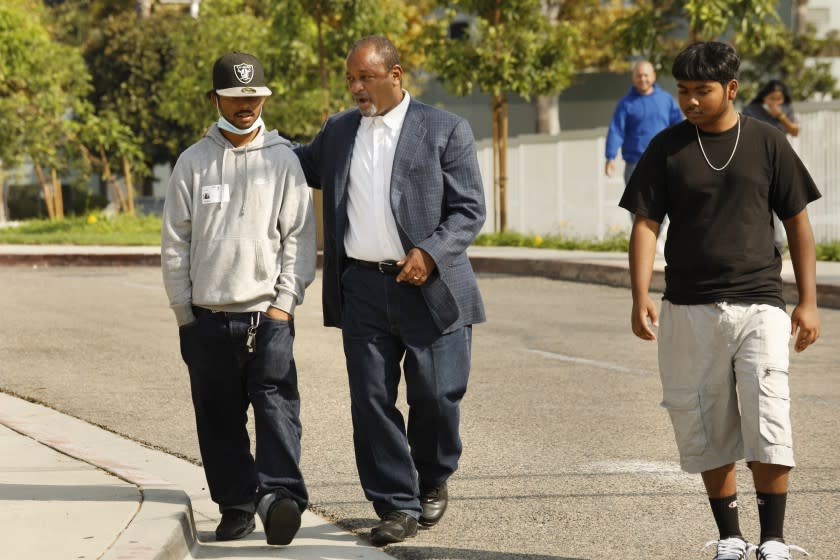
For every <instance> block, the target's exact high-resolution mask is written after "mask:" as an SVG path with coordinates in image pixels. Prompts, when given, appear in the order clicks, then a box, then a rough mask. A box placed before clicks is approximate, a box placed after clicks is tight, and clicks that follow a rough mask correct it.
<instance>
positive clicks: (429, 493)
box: [420, 482, 449, 527]
mask: <svg viewBox="0 0 840 560" xmlns="http://www.w3.org/2000/svg"><path fill="white" fill-rule="evenodd" d="M448 503H449V492H448V491H447V489H446V483H445V482H444V483H442V484H441V485H440V486H435V487H434V488H429V489H428V490H422V489H421V490H420V507H421V508H423V513H422V514H420V525H422V526H423V527H432V526H434V525H437V522H438V521H440V518H441V517H443V514H444V512H445V511H446V506H447V504H448Z"/></svg>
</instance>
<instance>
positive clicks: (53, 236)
mask: <svg viewBox="0 0 840 560" xmlns="http://www.w3.org/2000/svg"><path fill="white" fill-rule="evenodd" d="M160 225H161V218H160V216H153V215H143V216H128V215H124V214H120V215H117V216H114V217H110V218H109V217H106V216H104V215H102V214H90V215H88V216H73V217H68V218H65V219H64V220H62V221H50V220H27V221H25V222H22V223H21V224H20V225H19V226H17V227H8V228H0V244H2V243H6V244H13V245H19V244H23V245H48V244H49V245H53V244H57V245H159V244H160ZM628 244H629V242H628V239H627V236H626V234H624V233H621V232H619V233H614V234H612V235H609V236H607V237H605V238H604V239H602V240H597V239H581V238H576V237H566V236H563V235H545V236H541V235H524V234H521V233H517V232H514V231H507V232H505V233H483V234H481V235H479V236H478V237H477V238H476V240H475V245H483V246H494V247H499V246H502V247H538V248H540V249H566V250H572V251H575V250H576V251H619V252H627V248H628ZM817 260H821V261H840V241H834V242H831V243H821V244H819V245H817Z"/></svg>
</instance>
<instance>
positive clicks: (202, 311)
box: [192, 305, 256, 319]
mask: <svg viewBox="0 0 840 560" xmlns="http://www.w3.org/2000/svg"><path fill="white" fill-rule="evenodd" d="M192 310H193V315H195V316H196V317H203V316H205V315H215V314H217V313H218V314H220V315H224V316H225V317H227V318H228V319H235V318H239V317H250V316H251V315H253V314H254V313H256V312H255V311H213V310H212V309H207V308H206V307H199V306H197V305H193V306H192Z"/></svg>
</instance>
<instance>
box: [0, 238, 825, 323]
mask: <svg viewBox="0 0 840 560" xmlns="http://www.w3.org/2000/svg"><path fill="white" fill-rule="evenodd" d="M322 259H323V255H322V254H321V253H320V252H319V253H318V262H317V265H318V267H319V268H320V267H321V264H322ZM470 263H471V264H472V266H473V270H475V271H476V272H480V273H489V274H511V275H514V276H537V277H541V278H549V279H552V280H567V281H570V282H584V283H587V284H601V285H605V286H612V287H615V288H630V274H629V272H628V271H627V267H626V266H623V265H621V266H617V265H610V264H602V263H592V262H586V261H585V259H584V260H581V261H572V260H568V259H552V258H548V259H532V258H506V257H488V256H479V255H470ZM2 265H27V266H42V267H49V266H158V267H159V266H160V254H155V253H106V254H94V253H45V254H40V255H39V254H14V253H4V254H0V266H2ZM650 289H651V291H653V292H663V291H664V290H665V273H664V272H663V271H661V270H654V271H653V276H652V277H651V288H650ZM782 289H783V297H784V299H785V302H787V303H788V304H790V305H796V303H797V302H798V301H799V293H798V291H797V289H796V284H795V283H794V282H790V281H784V282H783V288H782ZM817 302H818V305H819V306H820V307H825V308H830V309H840V286H837V285H834V284H819V283H818V284H817Z"/></svg>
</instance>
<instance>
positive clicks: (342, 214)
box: [333, 111, 362, 239]
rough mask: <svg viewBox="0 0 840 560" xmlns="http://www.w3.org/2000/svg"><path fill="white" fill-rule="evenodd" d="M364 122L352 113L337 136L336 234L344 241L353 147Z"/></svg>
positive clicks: (357, 112)
mask: <svg viewBox="0 0 840 560" xmlns="http://www.w3.org/2000/svg"><path fill="white" fill-rule="evenodd" d="M361 122H362V114H361V113H360V112H359V111H356V112H354V113H351V114H350V116H349V118H348V119H347V122H346V126H345V127H344V130H342V131H340V132H339V133H338V134H337V135H336V136H337V142H336V144H337V147H336V149H335V157H336V162H335V182H334V187H333V188H334V191H335V199H334V201H333V203H334V204H335V221H336V234H337V235H338V239H344V229H345V224H346V221H347V186H348V184H349V182H350V160H351V159H352V157H353V145H354V144H355V140H356V131H357V130H358V129H359V123H361Z"/></svg>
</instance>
